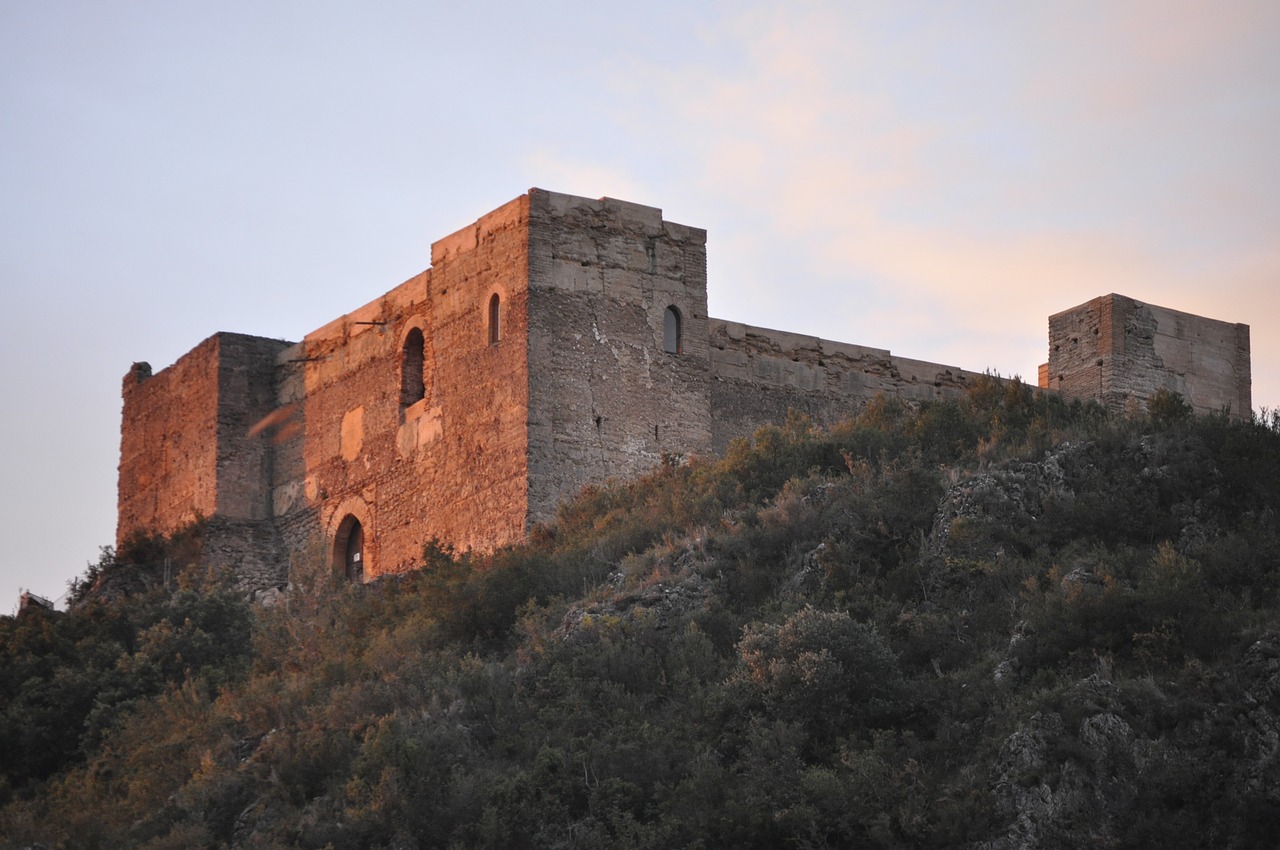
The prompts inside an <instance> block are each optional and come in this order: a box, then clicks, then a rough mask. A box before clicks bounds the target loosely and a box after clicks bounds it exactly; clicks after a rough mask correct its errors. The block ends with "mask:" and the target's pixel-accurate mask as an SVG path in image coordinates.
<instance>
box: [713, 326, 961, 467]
mask: <svg viewBox="0 0 1280 850" xmlns="http://www.w3.org/2000/svg"><path fill="white" fill-rule="evenodd" d="M710 339H711V350H710V354H711V372H712V382H711V422H712V426H711V427H712V449H713V451H715V452H716V453H721V452H723V451H724V450H725V448H726V447H727V446H728V444H729V441H730V440H732V439H734V438H735V437H745V436H749V435H750V434H751V433H752V432H754V431H755V429H757V428H759V427H760V426H761V425H767V424H770V423H780V422H783V421H785V419H786V418H787V413H788V411H795V412H797V413H802V414H805V415H807V416H809V417H811V418H812V419H813V420H814V421H815V422H817V423H819V424H822V425H831V424H834V423H835V422H838V421H840V420H841V419H845V418H847V417H849V416H852V415H854V414H856V413H857V412H858V410H859V409H861V407H862V406H863V405H864V404H866V403H867V402H868V401H869V400H870V399H873V398H875V397H876V396H877V395H879V394H881V393H884V394H885V395H891V396H897V397H899V398H903V399H905V400H908V401H928V400H937V399H947V398H960V397H963V395H964V393H965V390H966V388H967V387H968V385H969V383H970V382H971V381H972V380H973V379H974V378H975V377H977V376H978V374H979V373H975V372H969V371H966V370H964V369H960V368H957V367H955V366H944V365H942V364H938V363H928V362H926V361H923V360H911V359H909V358H905V357H895V356H894V355H892V354H890V353H889V351H888V350H886V349H882V348H868V347H866V346H861V345H851V344H849V343H843V342H832V341H830V340H825V339H820V338H818V337H815V336H805V335H803V334H794V333H787V332H785V331H776V330H770V329H768V328H757V327H751V326H748V325H742V324H738V323H737V322H726V321H723V320H721V319H712V320H711V322H710Z"/></svg>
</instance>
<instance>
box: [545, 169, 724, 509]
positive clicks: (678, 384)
mask: <svg viewBox="0 0 1280 850" xmlns="http://www.w3.org/2000/svg"><path fill="white" fill-rule="evenodd" d="M530 203H531V222H530V269H529V278H530V308H529V362H530V363H531V364H534V365H533V368H531V369H530V374H529V385H530V390H529V511H530V519H531V521H544V520H549V519H552V518H553V517H554V515H555V510H556V507H557V505H558V504H559V503H560V502H561V501H562V500H564V499H565V498H566V497H568V496H572V495H573V494H574V493H576V492H577V491H578V490H579V489H581V488H582V486H583V485H585V484H589V483H599V482H603V481H605V480H606V479H608V478H624V477H628V476H634V475H638V474H640V473H642V472H645V471H647V470H649V469H651V468H653V467H654V466H655V465H657V464H658V463H659V462H660V461H661V459H662V455H663V453H664V452H667V453H683V454H691V453H706V452H707V451H709V450H710V447H711V422H710V401H709V396H708V389H709V386H708V374H709V368H708V346H707V287H706V232H705V231H703V230H699V229H697V228H692V227H686V226H684V225H680V224H674V223H672V222H667V221H663V219H662V211H661V210H659V209H655V208H653V207H645V206H641V205H639V204H630V203H627V202H625V201H617V200H614V199H612V198H603V199H600V200H598V201H590V200H587V199H585V198H576V197H572V196H569V195H558V194H555V193H552V192H545V191H540V190H534V191H533V192H531V193H530ZM668 308H674V310H675V311H677V313H678V315H679V320H680V339H679V341H678V343H679V344H678V346H676V347H677V348H678V351H674V352H668V351H666V350H665V348H666V345H665V343H664V317H665V314H666V312H667V309H668Z"/></svg>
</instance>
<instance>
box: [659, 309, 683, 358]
mask: <svg viewBox="0 0 1280 850" xmlns="http://www.w3.org/2000/svg"><path fill="white" fill-rule="evenodd" d="M680 325H681V322H680V311H679V310H677V309H676V308H675V307H668V308H667V312H666V313H664V314H663V316H662V350H663V351H665V352H667V353H668V354H683V353H684V339H683V334H682V333H681V329H680Z"/></svg>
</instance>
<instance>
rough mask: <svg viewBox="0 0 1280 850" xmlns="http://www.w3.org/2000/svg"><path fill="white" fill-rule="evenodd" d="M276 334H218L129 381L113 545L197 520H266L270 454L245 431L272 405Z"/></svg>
mask: <svg viewBox="0 0 1280 850" xmlns="http://www.w3.org/2000/svg"><path fill="white" fill-rule="evenodd" d="M287 345H288V343H286V342H282V341H280V340H270V339H262V338H260V337H253V336H246V335H243V334H231V333H220V334H215V335H214V336H211V337H209V338H208V339H206V340H205V341H204V342H202V343H200V345H198V346H196V347H195V348H194V349H192V350H191V351H190V352H188V353H187V354H186V355H184V356H183V357H181V358H179V360H178V361H177V362H175V363H174V364H173V365H172V366H170V367H168V368H167V369H163V370H161V371H160V372H158V373H156V374H154V375H152V374H151V368H150V366H148V365H147V364H145V363H137V364H134V366H133V368H132V369H131V370H130V371H129V374H128V375H127V376H126V377H125V380H124V391H123V395H124V411H123V417H122V422H121V441H120V477H119V517H118V524H117V529H116V537H117V545H119V544H120V543H122V542H123V541H124V539H125V538H126V537H128V536H129V535H130V534H131V533H133V532H134V531H139V532H158V533H162V534H170V533H172V532H174V531H176V530H178V529H179V528H182V527H183V526H185V525H187V524H189V523H191V522H192V521H194V520H195V519H197V518H200V517H205V518H208V517H212V516H214V515H215V514H217V515H219V516H222V517H226V518H228V519H234V520H245V521H261V520H266V519H268V518H269V511H268V509H267V478H268V474H269V453H268V451H267V450H266V449H265V448H263V447H262V446H261V445H260V444H258V443H257V442H256V441H254V440H250V439H249V438H248V437H247V431H248V428H249V426H250V425H251V424H252V423H253V422H254V421H255V420H256V419H258V418H259V417H261V416H262V415H264V414H265V413H266V412H268V411H270V410H271V407H272V405H273V403H274V389H273V384H274V376H273V368H272V365H273V361H274V357H275V355H276V353H277V352H278V351H280V350H281V349H283V348H285V347H286V346H287Z"/></svg>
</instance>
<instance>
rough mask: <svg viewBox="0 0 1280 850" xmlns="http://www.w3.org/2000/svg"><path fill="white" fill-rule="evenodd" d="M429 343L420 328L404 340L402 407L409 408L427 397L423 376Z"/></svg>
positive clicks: (401, 387) (401, 361)
mask: <svg viewBox="0 0 1280 850" xmlns="http://www.w3.org/2000/svg"><path fill="white" fill-rule="evenodd" d="M426 353H427V342H426V339H425V338H424V337H423V335H422V331H421V330H420V329H419V328H414V329H413V330H411V331H409V335H408V336H406V337H405V338H404V351H402V352H401V353H400V406H401V407H408V406H409V405H411V404H415V403H417V402H419V401H422V399H424V398H426V395H427V381H426V376H425V375H424V374H423V367H424V364H425V363H426V359H427V358H426Z"/></svg>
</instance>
